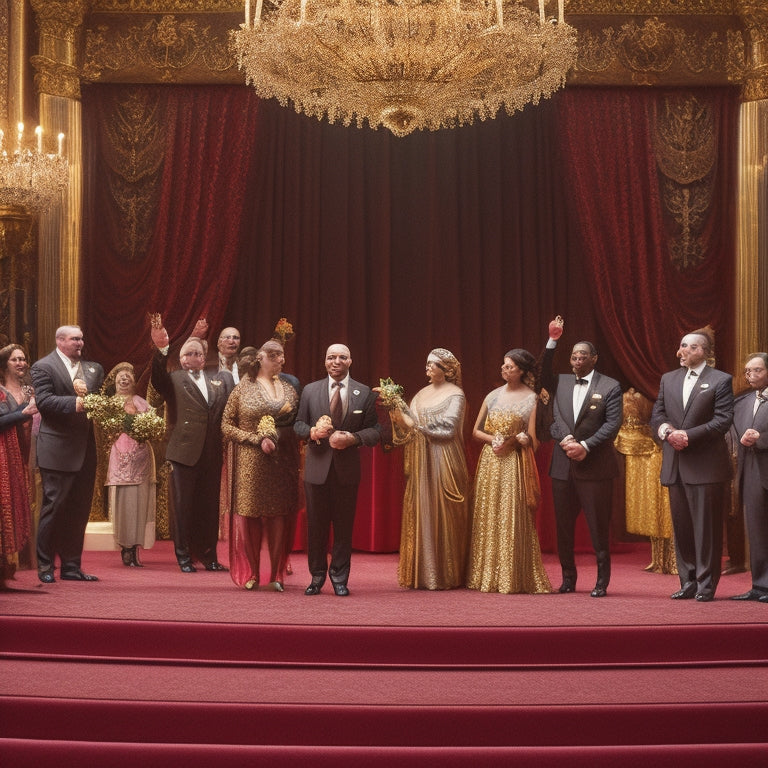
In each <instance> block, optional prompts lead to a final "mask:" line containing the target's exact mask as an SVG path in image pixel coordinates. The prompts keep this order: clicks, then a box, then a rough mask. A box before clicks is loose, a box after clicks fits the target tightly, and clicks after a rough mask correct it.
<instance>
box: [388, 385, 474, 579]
mask: <svg viewBox="0 0 768 768" xmlns="http://www.w3.org/2000/svg"><path fill="white" fill-rule="evenodd" d="M420 394H421V393H417V394H416V396H415V397H414V398H413V400H412V401H411V406H410V409H405V413H408V414H409V415H410V416H411V418H412V419H413V420H414V427H413V428H412V429H410V430H408V429H404V428H403V426H402V425H399V424H398V423H397V422H396V421H395V420H394V419H393V420H392V429H393V439H394V443H395V444H396V445H401V444H405V451H404V457H403V461H404V471H405V476H406V478H407V481H406V486H405V494H404V496H403V516H402V524H401V531H400V565H399V568H398V582H399V584H400V586H401V587H410V588H415V589H453V588H454V587H460V586H463V584H464V579H465V574H466V561H467V548H468V544H469V489H470V485H469V475H468V472H467V462H466V458H465V456H464V439H463V426H464V408H465V399H464V395H463V393H455V392H454V394H451V395H449V396H448V397H446V398H445V399H444V400H442V401H441V402H439V403H437V404H436V405H432V406H429V407H427V406H426V405H424V404H422V398H420V396H419V395H420Z"/></svg>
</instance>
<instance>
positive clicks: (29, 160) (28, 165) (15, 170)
mask: <svg viewBox="0 0 768 768" xmlns="http://www.w3.org/2000/svg"><path fill="white" fill-rule="evenodd" d="M17 129H18V130H17V134H16V147H15V149H13V150H10V149H8V148H6V136H5V133H4V132H3V131H2V130H0V206H2V207H21V208H24V209H26V210H27V211H29V212H34V213H37V212H40V211H44V210H46V209H47V208H49V207H50V206H51V205H52V204H53V203H54V202H55V201H56V200H57V199H58V196H59V193H60V192H61V191H62V190H63V189H64V188H65V187H66V186H67V183H68V181H69V163H68V162H67V160H66V158H65V157H64V155H63V153H62V148H63V142H64V134H63V133H60V134H59V135H58V152H45V151H43V129H42V128H41V127H40V126H38V127H37V128H36V129H35V137H36V140H37V146H36V147H33V148H30V147H28V146H26V145H25V143H24V123H19V124H18V126H17Z"/></svg>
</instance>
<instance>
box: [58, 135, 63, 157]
mask: <svg viewBox="0 0 768 768" xmlns="http://www.w3.org/2000/svg"><path fill="white" fill-rule="evenodd" d="M58 138H59V157H61V156H62V153H63V150H64V134H63V133H60V134H59V137H58Z"/></svg>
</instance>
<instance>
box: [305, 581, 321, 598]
mask: <svg viewBox="0 0 768 768" xmlns="http://www.w3.org/2000/svg"><path fill="white" fill-rule="evenodd" d="M322 588H323V585H322V584H319V583H318V582H316V581H313V582H312V583H311V584H310V585H309V586H308V587H307V588H306V589H305V590H304V594H305V595H319V594H320V590H321V589H322Z"/></svg>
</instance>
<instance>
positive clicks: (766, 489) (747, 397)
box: [731, 352, 768, 603]
mask: <svg viewBox="0 0 768 768" xmlns="http://www.w3.org/2000/svg"><path fill="white" fill-rule="evenodd" d="M744 376H745V378H746V380H747V383H748V384H749V386H750V387H751V389H750V390H749V391H748V392H746V393H745V394H743V395H742V396H740V397H739V398H738V399H737V400H736V403H735V404H734V409H733V427H732V430H733V435H734V442H735V443H736V444H737V445H738V450H739V453H738V464H737V466H738V469H737V482H738V487H739V492H740V493H739V496H740V498H741V502H742V504H743V505H744V519H745V521H746V524H747V538H748V539H749V567H750V570H751V571H752V589H750V590H749V591H748V592H745V593H744V594H741V595H735V596H734V597H732V598H731V600H755V601H758V602H760V603H768V354H766V353H765V352H757V353H756V354H754V355H750V357H749V360H747V363H746V365H745V366H744Z"/></svg>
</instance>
